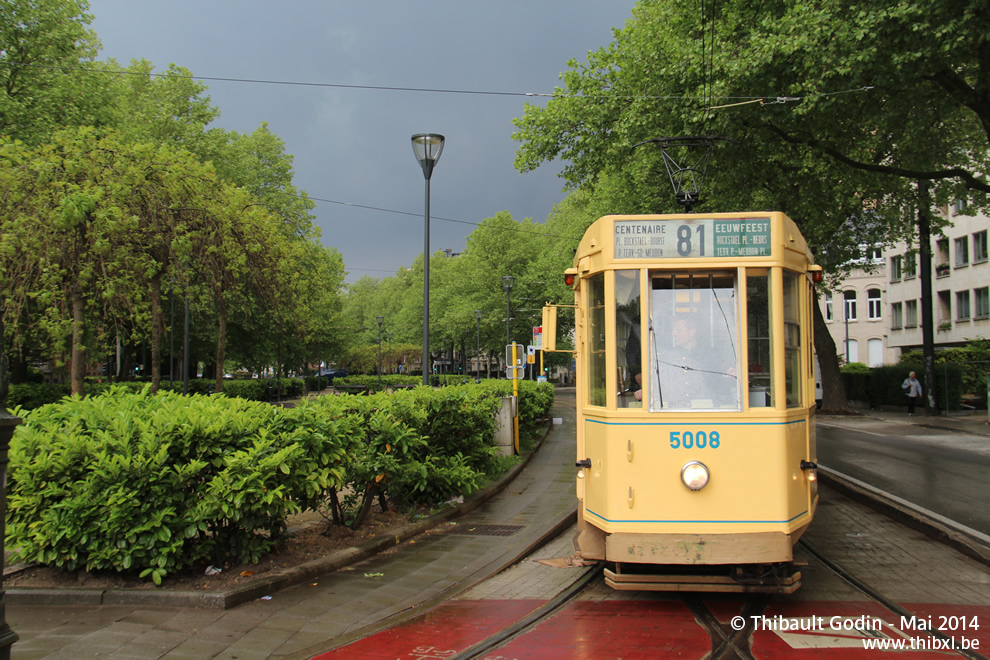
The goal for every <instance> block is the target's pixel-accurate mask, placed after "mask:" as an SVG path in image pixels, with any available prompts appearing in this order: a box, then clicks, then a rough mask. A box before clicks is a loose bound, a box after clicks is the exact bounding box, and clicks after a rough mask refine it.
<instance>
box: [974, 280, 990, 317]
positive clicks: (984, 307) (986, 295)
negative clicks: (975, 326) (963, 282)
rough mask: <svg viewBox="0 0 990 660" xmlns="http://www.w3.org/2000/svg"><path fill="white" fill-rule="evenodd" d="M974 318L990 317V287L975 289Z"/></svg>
mask: <svg viewBox="0 0 990 660" xmlns="http://www.w3.org/2000/svg"><path fill="white" fill-rule="evenodd" d="M973 318H974V319H986V318H990V287H986V286H985V287H981V288H979V289H973Z"/></svg>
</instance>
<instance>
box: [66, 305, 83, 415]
mask: <svg viewBox="0 0 990 660" xmlns="http://www.w3.org/2000/svg"><path fill="white" fill-rule="evenodd" d="M69 298H70V300H71V302H72V358H71V360H72V368H71V370H70V371H69V383H70V387H71V389H70V392H71V393H72V394H78V395H79V396H83V395H84V394H85V392H84V391H83V378H84V377H85V376H86V347H85V346H84V345H83V330H84V329H85V327H86V326H85V319H84V317H83V312H84V309H85V305H84V303H83V297H82V291H80V290H79V287H77V286H76V287H73V288H72V291H71V292H70V293H69Z"/></svg>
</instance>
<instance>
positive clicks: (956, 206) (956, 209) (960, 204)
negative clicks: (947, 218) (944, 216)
mask: <svg viewBox="0 0 990 660" xmlns="http://www.w3.org/2000/svg"><path fill="white" fill-rule="evenodd" d="M968 205H969V200H965V199H957V200H956V201H954V202H952V215H959V214H960V213H962V212H963V211H964V210H965V209H966V207H967V206H968Z"/></svg>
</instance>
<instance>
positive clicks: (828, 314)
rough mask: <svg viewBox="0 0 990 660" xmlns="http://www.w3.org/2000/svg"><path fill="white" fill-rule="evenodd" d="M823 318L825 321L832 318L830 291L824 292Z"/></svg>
mask: <svg viewBox="0 0 990 660" xmlns="http://www.w3.org/2000/svg"><path fill="white" fill-rule="evenodd" d="M825 320H826V321H831V320H832V294H831V293H826V294H825Z"/></svg>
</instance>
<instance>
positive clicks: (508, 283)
mask: <svg viewBox="0 0 990 660" xmlns="http://www.w3.org/2000/svg"><path fill="white" fill-rule="evenodd" d="M515 281H516V278H514V277H512V275H506V276H505V277H503V278H502V288H503V289H505V345H506V346H508V345H509V344H511V343H512V335H511V332H510V327H509V320H510V318H511V317H512V303H511V302H510V301H509V294H510V293H512V284H513V283H514V282H515Z"/></svg>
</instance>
